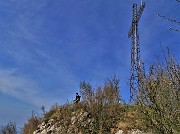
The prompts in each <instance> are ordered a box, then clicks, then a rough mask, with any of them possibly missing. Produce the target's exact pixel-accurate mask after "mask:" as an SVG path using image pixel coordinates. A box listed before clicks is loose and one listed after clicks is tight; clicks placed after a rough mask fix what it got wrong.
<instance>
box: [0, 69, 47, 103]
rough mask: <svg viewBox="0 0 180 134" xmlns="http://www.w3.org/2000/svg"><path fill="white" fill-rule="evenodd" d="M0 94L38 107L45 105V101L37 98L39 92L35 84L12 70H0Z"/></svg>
mask: <svg viewBox="0 0 180 134" xmlns="http://www.w3.org/2000/svg"><path fill="white" fill-rule="evenodd" d="M0 92H2V93H4V94H7V95H10V96H13V97H15V98H17V99H20V100H22V101H24V102H27V103H31V104H34V105H38V106H39V105H42V104H43V103H45V99H42V98H39V97H38V95H39V94H41V90H40V88H39V87H38V85H37V84H36V82H34V81H33V80H31V79H28V78H25V77H24V76H21V75H19V74H18V73H17V71H16V70H14V69H2V68H0Z"/></svg>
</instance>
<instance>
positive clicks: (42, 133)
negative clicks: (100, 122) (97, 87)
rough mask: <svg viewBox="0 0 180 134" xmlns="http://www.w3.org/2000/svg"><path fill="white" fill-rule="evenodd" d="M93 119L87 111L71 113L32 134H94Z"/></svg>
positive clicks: (133, 133)
mask: <svg viewBox="0 0 180 134" xmlns="http://www.w3.org/2000/svg"><path fill="white" fill-rule="evenodd" d="M94 121H95V120H94V118H93V117H92V115H91V113H89V112H87V111H83V110H80V111H76V112H72V115H71V116H70V117H68V118H67V119H66V120H64V119H61V120H57V119H49V120H48V121H44V122H42V123H41V124H40V125H39V126H38V128H37V129H36V131H34V133H33V134H94V133H93V132H92V128H93V123H94ZM111 134H150V133H143V132H142V131H140V130H138V129H136V130H131V131H128V132H123V130H118V129H117V130H116V131H113V132H111Z"/></svg>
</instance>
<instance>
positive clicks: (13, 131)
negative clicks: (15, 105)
mask: <svg viewBox="0 0 180 134" xmlns="http://www.w3.org/2000/svg"><path fill="white" fill-rule="evenodd" d="M0 133H1V134H17V128H16V123H14V122H9V123H8V124H7V125H5V126H2V127H1V129H0Z"/></svg>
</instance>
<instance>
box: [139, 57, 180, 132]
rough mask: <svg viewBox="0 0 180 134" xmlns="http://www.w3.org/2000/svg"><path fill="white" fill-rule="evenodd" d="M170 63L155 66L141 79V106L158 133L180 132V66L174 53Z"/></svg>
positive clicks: (146, 118) (148, 122)
mask: <svg viewBox="0 0 180 134" xmlns="http://www.w3.org/2000/svg"><path fill="white" fill-rule="evenodd" d="M165 60H166V63H165V64H160V63H158V64H157V65H152V66H151V67H150V68H149V72H148V73H147V74H145V72H144V71H142V72H141V73H143V74H145V75H142V77H141V79H140V87H139V92H138V96H137V97H138V98H137V100H138V106H139V110H140V112H141V113H142V117H144V119H145V120H146V121H147V125H149V126H150V127H151V128H152V129H153V130H154V131H155V132H156V133H163V134H174V133H175V134H176V133H179V132H180V107H179V106H180V65H179V64H177V63H176V62H175V60H174V58H173V57H171V56H170V54H169V55H168V56H167V57H165Z"/></svg>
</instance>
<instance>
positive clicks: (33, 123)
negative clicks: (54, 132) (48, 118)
mask: <svg viewBox="0 0 180 134" xmlns="http://www.w3.org/2000/svg"><path fill="white" fill-rule="evenodd" d="M41 120H42V119H41V117H40V116H38V115H37V114H36V113H35V112H34V111H32V115H31V116H30V117H29V118H28V122H27V123H25V124H24V127H23V129H22V134H32V133H33V132H34V131H35V130H36V129H37V127H38V125H39V124H40V123H41Z"/></svg>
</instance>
